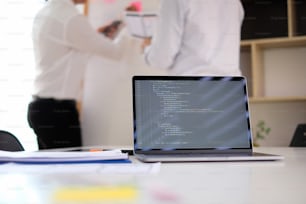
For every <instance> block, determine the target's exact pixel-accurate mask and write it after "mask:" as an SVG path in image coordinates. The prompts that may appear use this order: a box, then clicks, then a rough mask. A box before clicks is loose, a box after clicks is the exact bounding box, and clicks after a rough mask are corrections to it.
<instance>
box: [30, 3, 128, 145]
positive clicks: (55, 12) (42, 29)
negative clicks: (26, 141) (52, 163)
mask: <svg viewBox="0 0 306 204" xmlns="http://www.w3.org/2000/svg"><path fill="white" fill-rule="evenodd" d="M82 3H85V0H49V1H48V2H47V4H46V6H45V7H44V8H43V9H42V10H41V11H40V12H39V13H38V14H37V16H36V17H35V19H34V25H33V48H34V56H35V62H36V71H37V75H36V78H35V81H34V95H33V100H32V101H31V103H30V104H29V106H28V122H29V125H30V127H32V128H33V130H34V132H35V133H36V135H37V141H38V147H39V149H49V148H63V147H77V146H81V145H82V137H81V127H80V120H79V112H78V109H77V104H78V102H80V99H81V88H82V81H83V75H84V72H85V68H86V65H87V62H88V60H89V58H90V57H91V56H93V55H99V56H101V57H104V58H108V59H112V60H119V59H120V58H121V56H122V55H123V52H124V50H123V49H122V47H125V46H124V45H123V44H124V42H126V41H125V40H124V39H122V41H121V42H119V43H118V44H115V43H113V42H112V41H111V40H109V39H108V38H106V37H105V36H103V35H101V34H99V33H98V32H96V31H95V30H94V29H93V28H92V27H91V25H90V24H89V22H88V20H87V18H86V17H85V16H83V15H82V14H81V13H80V12H79V11H78V10H77V8H76V7H75V5H76V4H82Z"/></svg>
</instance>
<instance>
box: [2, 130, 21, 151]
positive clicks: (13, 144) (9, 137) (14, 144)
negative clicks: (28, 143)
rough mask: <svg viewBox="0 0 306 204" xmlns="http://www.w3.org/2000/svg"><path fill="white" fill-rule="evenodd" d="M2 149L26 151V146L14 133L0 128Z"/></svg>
mask: <svg viewBox="0 0 306 204" xmlns="http://www.w3.org/2000/svg"><path fill="white" fill-rule="evenodd" d="M0 150H5V151H11V152H17V151H24V148H23V146H22V144H21V143H20V142H19V140H18V139H17V138H16V137H15V136H14V135H13V134H12V133H10V132H7V131H4V130H0Z"/></svg>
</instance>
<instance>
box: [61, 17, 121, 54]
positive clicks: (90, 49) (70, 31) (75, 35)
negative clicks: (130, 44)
mask: <svg viewBox="0 0 306 204" xmlns="http://www.w3.org/2000/svg"><path fill="white" fill-rule="evenodd" d="M65 38H66V40H67V41H68V43H69V45H70V46H71V47H73V48H75V49H77V50H79V51H81V52H86V53H89V54H94V55H99V56H102V57H104V58H109V59H113V60H118V59H120V58H121V57H122V55H123V53H124V51H125V49H124V48H125V44H126V43H125V41H127V40H126V39H121V40H119V41H118V42H117V43H115V42H113V41H112V40H110V39H108V38H107V37H105V36H104V35H102V34H100V33H98V32H97V31H95V30H94V28H93V27H92V26H91V25H90V23H89V22H88V20H87V18H86V17H85V16H82V15H78V16H75V17H73V18H72V19H71V20H70V21H69V22H68V23H67V24H66V27H65Z"/></svg>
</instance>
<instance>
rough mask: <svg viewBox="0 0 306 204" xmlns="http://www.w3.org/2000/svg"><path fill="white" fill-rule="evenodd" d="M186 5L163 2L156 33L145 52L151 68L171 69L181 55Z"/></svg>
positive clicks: (175, 2)
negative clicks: (177, 56)
mask: <svg viewBox="0 0 306 204" xmlns="http://www.w3.org/2000/svg"><path fill="white" fill-rule="evenodd" d="M185 9H186V8H184V3H183V1H181V0H162V1H161V5H160V12H159V17H158V21H157V25H156V31H155V33H154V35H153V38H152V43H151V45H150V46H149V47H148V48H147V49H146V50H145V60H146V63H147V64H148V65H149V66H151V67H156V68H161V69H170V68H171V66H172V65H173V64H174V62H175V57H176V55H177V54H178V53H179V49H180V46H181V41H182V35H183V27H184V12H185Z"/></svg>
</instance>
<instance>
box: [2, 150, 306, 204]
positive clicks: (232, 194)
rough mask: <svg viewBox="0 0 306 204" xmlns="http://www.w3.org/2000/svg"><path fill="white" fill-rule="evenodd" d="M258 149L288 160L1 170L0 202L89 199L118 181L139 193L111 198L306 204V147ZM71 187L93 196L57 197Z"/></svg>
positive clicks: (115, 184) (186, 201)
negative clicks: (150, 170)
mask: <svg viewBox="0 0 306 204" xmlns="http://www.w3.org/2000/svg"><path fill="white" fill-rule="evenodd" d="M255 150H256V151H258V152H264V153H274V154H280V155H283V156H284V157H285V159H284V160H283V161H273V162H202V163H200V162H199V163H163V164H161V169H160V171H159V172H158V173H156V174H136V173H134V174H132V173H129V174H117V173H116V174H112V173H110V174H100V173H91V174H85V173H84V174H82V173H70V172H67V173H54V174H52V173H51V174H50V173H48V174H45V173H44V172H41V173H39V174H37V173H35V174H33V173H32V174H31V173H26V174H25V173H18V174H16V173H10V172H7V173H1V174H0V181H1V185H0V203H23V204H24V203H31V204H32V203H44V204H45V203H86V202H85V201H92V200H91V199H92V196H95V195H94V194H92V192H93V188H96V190H97V189H99V190H100V191H99V190H98V191H97V192H98V194H99V192H100V194H99V195H101V193H103V192H105V187H106V186H108V187H109V186H113V187H114V186H115V187H116V188H117V190H118V189H122V186H130V187H131V188H132V189H133V190H134V193H135V192H136V196H135V195H134V197H133V198H132V199H131V198H129V202H127V201H120V200H118V199H117V200H112V201H113V202H111V203H145V204H150V203H178V204H180V203H186V204H195V203H206V204H207V203H213V204H215V203H235V204H240V203H241V204H246V203H254V204H255V203H256V204H257V203H261V204H263V203H267V204H273V203H275V204H280V203H284V204H299V203H300V204H302V203H303V204H305V203H306V148H274V147H273V148H257V149H255ZM132 160H133V158H132ZM133 162H135V163H137V162H138V161H136V160H134V161H133ZM87 165H90V164H87ZM0 167H1V166H0ZM31 168H35V166H33V167H31ZM72 168H73V167H72ZM71 188H77V189H81V193H84V192H86V191H90V193H87V194H86V195H88V196H89V198H87V199H86V198H84V197H83V198H82V199H83V200H82V199H80V200H77V201H75V200H74V201H72V200H70V202H66V201H67V199H66V200H65V199H58V198H56V196H55V195H56V192H57V193H58V192H59V191H62V192H66V193H67V189H71ZM131 188H130V189H131ZM70 192H71V191H70ZM74 192H77V191H74ZM78 192H80V191H78ZM117 193H118V192H117ZM90 196H91V197H90ZM99 199H100V200H97V202H90V203H110V200H106V199H105V197H104V198H102V199H101V197H99ZM68 201H69V199H68ZM81 201H83V202H81Z"/></svg>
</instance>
